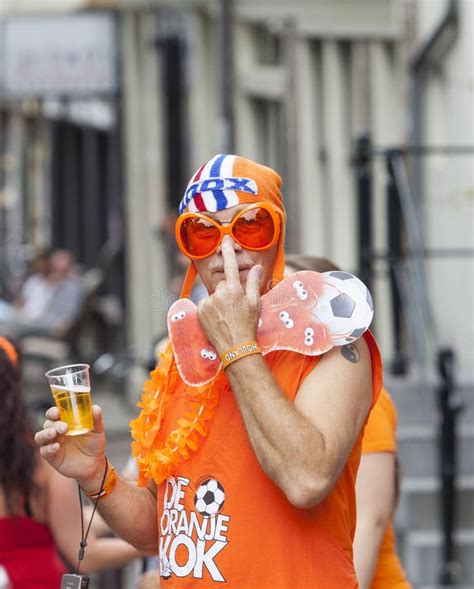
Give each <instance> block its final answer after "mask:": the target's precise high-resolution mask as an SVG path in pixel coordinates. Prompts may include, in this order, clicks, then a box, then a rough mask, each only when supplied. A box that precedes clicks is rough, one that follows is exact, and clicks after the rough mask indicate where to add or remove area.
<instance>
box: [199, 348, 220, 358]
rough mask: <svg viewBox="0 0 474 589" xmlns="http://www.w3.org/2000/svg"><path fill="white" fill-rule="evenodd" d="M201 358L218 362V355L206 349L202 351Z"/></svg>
mask: <svg viewBox="0 0 474 589" xmlns="http://www.w3.org/2000/svg"><path fill="white" fill-rule="evenodd" d="M201 358H205V359H206V360H216V359H217V354H216V353H215V352H213V351H212V350H205V349H204V348H203V349H202V350H201Z"/></svg>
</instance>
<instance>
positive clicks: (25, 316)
mask: <svg viewBox="0 0 474 589" xmlns="http://www.w3.org/2000/svg"><path fill="white" fill-rule="evenodd" d="M39 264H40V271H37V272H35V273H34V274H32V275H31V276H30V277H29V278H27V280H26V281H25V283H24V285H23V287H22V289H21V291H20V294H19V296H18V297H17V299H16V300H15V301H14V303H13V304H12V305H9V304H7V303H5V302H4V301H0V329H1V330H2V332H3V333H4V334H7V335H10V336H11V337H17V338H19V337H22V336H25V335H48V336H54V337H63V336H64V335H65V334H66V333H67V332H68V330H69V329H70V328H71V327H72V325H73V324H74V322H75V321H76V319H77V318H78V317H79V314H80V312H81V308H82V301H83V298H84V286H83V282H82V279H81V277H80V276H79V274H78V273H77V271H76V265H75V261H74V256H73V255H72V253H71V252H69V251H67V250H56V251H54V252H53V253H52V254H51V255H50V256H49V257H48V258H47V259H43V258H41V259H40V261H39ZM37 265H38V264H37Z"/></svg>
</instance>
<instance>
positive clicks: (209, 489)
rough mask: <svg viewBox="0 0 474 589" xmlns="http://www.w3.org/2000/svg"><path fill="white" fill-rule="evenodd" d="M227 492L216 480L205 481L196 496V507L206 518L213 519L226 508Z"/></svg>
mask: <svg viewBox="0 0 474 589" xmlns="http://www.w3.org/2000/svg"><path fill="white" fill-rule="evenodd" d="M224 501H225V492H224V488H223V487H222V485H221V484H220V483H219V481H217V480H216V479H207V480H205V481H203V482H202V483H201V484H200V485H199V487H198V490H197V491H196V495H195V496H194V507H195V508H196V511H197V512H199V513H200V514H201V515H202V516H204V517H213V516H214V515H217V514H218V513H219V511H221V509H222V508H223V507H224Z"/></svg>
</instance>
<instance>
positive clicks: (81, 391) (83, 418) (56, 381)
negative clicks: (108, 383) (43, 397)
mask: <svg viewBox="0 0 474 589" xmlns="http://www.w3.org/2000/svg"><path fill="white" fill-rule="evenodd" d="M46 378H47V379H48V382H49V386H50V388H51V393H52V394H53V397H54V400H55V401H56V407H57V408H58V409H59V417H60V419H61V421H64V422H65V423H67V424H68V426H69V427H68V431H67V434H66V435H68V436H78V435H80V434H86V433H87V432H90V431H91V430H93V429H94V416H93V415H92V398H91V385H90V379H89V364H70V365H69V366H60V367H59V368H54V369H53V370H49V371H48V372H47V373H46Z"/></svg>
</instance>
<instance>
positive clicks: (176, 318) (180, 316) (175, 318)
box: [171, 311, 186, 322]
mask: <svg viewBox="0 0 474 589" xmlns="http://www.w3.org/2000/svg"><path fill="white" fill-rule="evenodd" d="M185 317H186V313H185V312H184V311H179V312H178V313H175V314H174V315H171V321H173V322H174V321H181V319H184V318H185Z"/></svg>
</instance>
